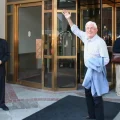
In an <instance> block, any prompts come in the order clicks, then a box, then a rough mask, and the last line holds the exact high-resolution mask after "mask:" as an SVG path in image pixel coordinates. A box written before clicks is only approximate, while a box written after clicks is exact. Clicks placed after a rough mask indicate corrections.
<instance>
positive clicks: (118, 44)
mask: <svg viewBox="0 0 120 120" xmlns="http://www.w3.org/2000/svg"><path fill="white" fill-rule="evenodd" d="M113 53H120V38H117V39H116V41H115V42H114V45H113Z"/></svg>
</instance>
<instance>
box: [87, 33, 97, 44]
mask: <svg viewBox="0 0 120 120" xmlns="http://www.w3.org/2000/svg"><path fill="white" fill-rule="evenodd" d="M96 37H97V34H96V35H95V36H94V37H93V38H91V39H89V38H88V37H87V40H88V41H90V42H92V41H94V40H95V38H96Z"/></svg>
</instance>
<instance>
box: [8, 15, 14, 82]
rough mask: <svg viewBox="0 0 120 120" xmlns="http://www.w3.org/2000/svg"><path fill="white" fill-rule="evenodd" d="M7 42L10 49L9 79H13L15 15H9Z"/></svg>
mask: <svg viewBox="0 0 120 120" xmlns="http://www.w3.org/2000/svg"><path fill="white" fill-rule="evenodd" d="M7 42H8V47H9V50H10V59H9V61H8V64H7V78H8V81H13V74H14V66H13V65H14V59H13V52H14V42H13V16H8V17H7Z"/></svg>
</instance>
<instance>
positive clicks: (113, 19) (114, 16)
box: [80, 4, 116, 88]
mask: <svg viewBox="0 0 120 120" xmlns="http://www.w3.org/2000/svg"><path fill="white" fill-rule="evenodd" d="M108 7H111V8H112V40H113V41H112V45H113V42H114V40H115V39H116V12H115V11H116V8H115V6H114V4H103V6H102V8H108ZM88 8H96V7H95V6H91V5H89V7H88V6H87V7H81V9H80V12H81V14H80V15H81V16H80V18H83V16H82V15H83V10H86V9H88ZM80 27H81V29H83V27H84V26H83V19H82V20H81V21H80ZM81 45H82V42H80V46H81ZM82 50H83V47H81V50H80V51H82ZM110 50H111V49H110ZM80 64H81V62H80ZM114 69H115V68H114V64H112V81H111V82H110V83H109V86H110V88H113V87H114V84H115V83H114ZM80 73H81V67H80ZM80 76H81V75H80ZM81 82H83V80H82V79H81V77H80V83H81Z"/></svg>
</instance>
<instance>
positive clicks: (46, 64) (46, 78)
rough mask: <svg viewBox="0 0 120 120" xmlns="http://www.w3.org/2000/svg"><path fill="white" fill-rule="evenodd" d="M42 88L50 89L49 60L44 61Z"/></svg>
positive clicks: (50, 70) (50, 62) (50, 65)
mask: <svg viewBox="0 0 120 120" xmlns="http://www.w3.org/2000/svg"><path fill="white" fill-rule="evenodd" d="M44 69H45V71H44V86H45V87H49V88H51V87H52V60H51V59H47V58H45V59H44Z"/></svg>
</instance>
